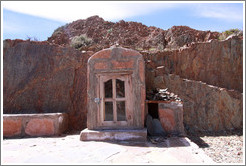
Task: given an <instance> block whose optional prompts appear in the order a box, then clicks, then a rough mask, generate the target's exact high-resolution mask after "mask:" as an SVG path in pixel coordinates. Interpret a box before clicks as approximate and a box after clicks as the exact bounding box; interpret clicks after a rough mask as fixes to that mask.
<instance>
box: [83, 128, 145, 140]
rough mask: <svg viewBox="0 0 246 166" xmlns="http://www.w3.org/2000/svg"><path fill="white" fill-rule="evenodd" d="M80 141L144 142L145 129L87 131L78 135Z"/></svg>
mask: <svg viewBox="0 0 246 166" xmlns="http://www.w3.org/2000/svg"><path fill="white" fill-rule="evenodd" d="M80 140H81V141H146V140H147V129H138V130H89V129H87V128H86V129H84V130H82V131H81V133H80Z"/></svg>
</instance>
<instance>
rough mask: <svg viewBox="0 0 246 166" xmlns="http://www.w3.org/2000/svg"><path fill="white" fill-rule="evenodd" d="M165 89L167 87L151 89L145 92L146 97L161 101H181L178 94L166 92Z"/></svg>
mask: <svg viewBox="0 0 246 166" xmlns="http://www.w3.org/2000/svg"><path fill="white" fill-rule="evenodd" d="M167 89H168V88H166V89H155V90H151V91H149V92H148V93H147V99H148V100H161V101H170V100H174V101H181V99H180V98H179V97H178V95H175V94H174V93H170V92H168V91H167Z"/></svg>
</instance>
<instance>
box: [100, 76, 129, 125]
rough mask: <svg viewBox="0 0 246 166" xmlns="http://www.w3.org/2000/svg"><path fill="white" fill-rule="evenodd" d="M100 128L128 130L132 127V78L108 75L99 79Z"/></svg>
mask: <svg viewBox="0 0 246 166" xmlns="http://www.w3.org/2000/svg"><path fill="white" fill-rule="evenodd" d="M99 80H100V81H99V82H100V84H99V93H100V94H99V96H100V106H99V110H98V111H99V114H98V116H99V126H101V127H102V128H110V129H112V128H117V129H119V128H127V126H131V125H132V121H133V118H132V110H133V109H132V106H133V104H132V101H131V98H132V96H131V94H132V93H131V90H132V88H131V76H130V75H129V74H107V75H100V77H99Z"/></svg>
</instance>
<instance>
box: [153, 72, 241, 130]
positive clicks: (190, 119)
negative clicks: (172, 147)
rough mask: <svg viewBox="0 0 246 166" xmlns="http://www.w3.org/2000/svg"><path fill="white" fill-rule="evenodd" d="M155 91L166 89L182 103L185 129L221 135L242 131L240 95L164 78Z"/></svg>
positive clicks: (170, 76)
mask: <svg viewBox="0 0 246 166" xmlns="http://www.w3.org/2000/svg"><path fill="white" fill-rule="evenodd" d="M153 86H154V87H159V88H168V89H169V91H170V92H174V93H175V94H177V95H179V97H180V98H181V99H183V103H184V105H183V107H184V110H183V111H184V113H183V114H184V117H183V118H184V125H185V127H186V129H188V130H191V131H201V132H203V131H221V130H231V129H242V128H243V94H242V93H240V92H238V91H235V90H227V89H225V88H219V87H215V86H212V85H208V84H206V83H203V82H201V81H193V80H187V79H182V78H180V77H179V76H178V75H173V74H165V75H163V76H157V77H155V79H154V85H153Z"/></svg>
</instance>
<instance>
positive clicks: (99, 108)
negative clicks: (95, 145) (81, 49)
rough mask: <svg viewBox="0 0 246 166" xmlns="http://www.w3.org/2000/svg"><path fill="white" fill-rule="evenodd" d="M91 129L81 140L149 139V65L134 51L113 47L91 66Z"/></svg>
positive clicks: (94, 58) (93, 59)
mask: <svg viewBox="0 0 246 166" xmlns="http://www.w3.org/2000/svg"><path fill="white" fill-rule="evenodd" d="M87 95H88V97H87V110H88V112H87V128H86V129H84V130H83V131H81V134H80V140H82V141H88V140H95V141H96V140H146V137H147V130H146V129H145V128H144V118H145V115H146V112H145V98H146V93H145V64H144V59H143V56H142V55H141V54H140V53H138V52H136V51H134V50H130V49H126V48H122V47H116V46H114V47H111V48H109V49H104V50H101V51H99V52H97V53H95V54H94V55H92V56H91V57H90V58H89V60H88V66H87Z"/></svg>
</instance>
